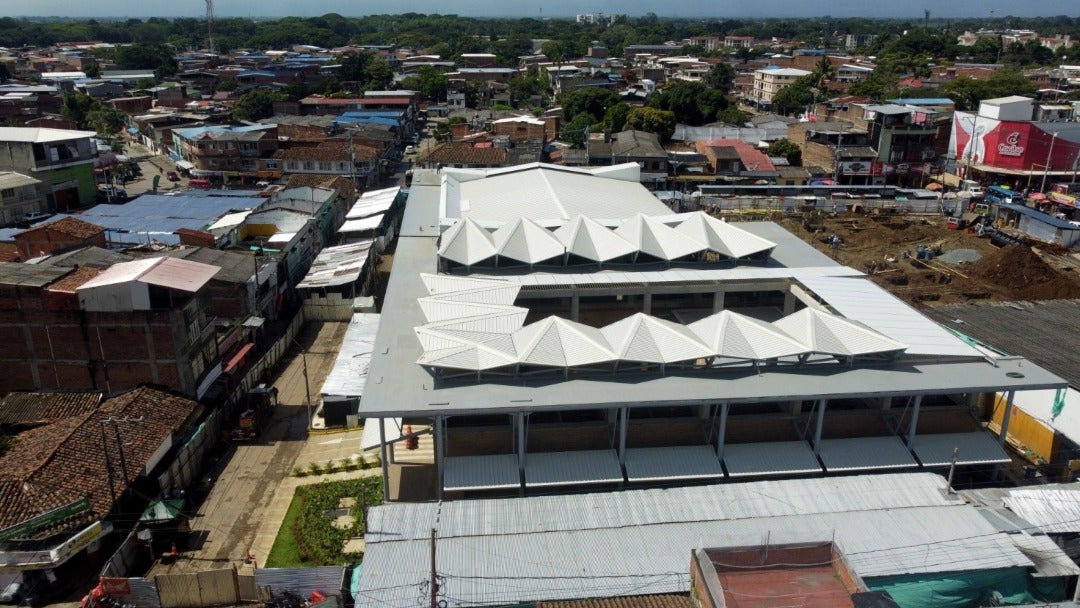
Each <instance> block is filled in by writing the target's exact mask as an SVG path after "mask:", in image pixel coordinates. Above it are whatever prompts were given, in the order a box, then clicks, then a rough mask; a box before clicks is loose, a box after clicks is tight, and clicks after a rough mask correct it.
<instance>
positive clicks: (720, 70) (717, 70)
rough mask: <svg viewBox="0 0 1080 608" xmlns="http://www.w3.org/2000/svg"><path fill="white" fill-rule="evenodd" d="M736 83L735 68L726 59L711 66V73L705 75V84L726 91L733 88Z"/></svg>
mask: <svg viewBox="0 0 1080 608" xmlns="http://www.w3.org/2000/svg"><path fill="white" fill-rule="evenodd" d="M734 83H735V68H733V67H731V64H730V63H727V62H726V61H721V62H720V63H717V64H716V65H714V66H712V67H711V68H709V73H708V74H706V75H705V84H707V85H709V88H712V89H717V90H719V91H723V92H725V93H727V92H728V91H730V90H731V87H732V85H733V84H734Z"/></svg>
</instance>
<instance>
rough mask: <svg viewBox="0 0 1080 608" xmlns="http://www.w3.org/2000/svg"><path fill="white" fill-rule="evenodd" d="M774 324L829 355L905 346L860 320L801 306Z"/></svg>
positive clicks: (890, 351)
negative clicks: (797, 310) (801, 307)
mask: <svg viewBox="0 0 1080 608" xmlns="http://www.w3.org/2000/svg"><path fill="white" fill-rule="evenodd" d="M773 325H775V326H776V327H777V328H778V329H780V330H781V331H783V332H784V333H786V334H788V335H790V336H791V337H793V338H795V339H796V340H798V341H800V342H802V343H803V344H805V345H806V346H808V347H809V348H810V350H812V351H814V352H818V353H824V354H828V355H838V356H847V357H852V356H856V355H868V354H875V353H893V352H899V351H902V350H904V349H905V348H907V347H906V346H905V345H904V344H901V343H900V342H897V341H896V340H893V339H892V338H890V337H888V336H885V335H883V334H881V333H878V332H876V331H874V330H872V329H870V328H869V327H867V326H865V325H863V324H862V323H859V322H857V321H852V320H851V319H846V318H844V317H841V316H838V315H834V314H830V313H827V312H824V311H821V310H817V309H814V308H804V309H802V310H800V311H799V312H796V313H794V314H790V315H788V316H786V317H784V318H783V319H780V320H778V321H776V322H775V323H773Z"/></svg>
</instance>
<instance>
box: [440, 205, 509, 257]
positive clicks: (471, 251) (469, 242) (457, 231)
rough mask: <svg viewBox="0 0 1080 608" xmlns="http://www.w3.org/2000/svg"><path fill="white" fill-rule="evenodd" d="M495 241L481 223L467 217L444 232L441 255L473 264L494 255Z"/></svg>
mask: <svg viewBox="0 0 1080 608" xmlns="http://www.w3.org/2000/svg"><path fill="white" fill-rule="evenodd" d="M494 255H495V241H493V240H492V238H491V234H490V233H489V232H488V231H487V230H484V228H483V227H481V226H480V224H477V223H476V222H475V221H474V220H472V219H470V218H468V217H466V218H462V219H461V220H459V221H458V222H457V223H456V224H454V225H453V226H451V227H450V228H448V229H447V230H446V232H444V233H443V235H442V237H441V239H440V242H439V257H442V258H444V259H447V260H450V261H452V262H457V263H458V264H464V265H465V266H472V265H473V264H476V263H478V262H483V261H484V260H486V259H488V258H491V257H494Z"/></svg>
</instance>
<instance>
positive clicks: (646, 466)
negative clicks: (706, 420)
mask: <svg viewBox="0 0 1080 608" xmlns="http://www.w3.org/2000/svg"><path fill="white" fill-rule="evenodd" d="M625 466H626V480H627V481H668V480H676V479H719V478H723V477H724V470H723V469H722V468H721V467H720V461H719V460H718V459H717V458H716V452H715V451H713V448H712V447H711V446H707V445H691V446H670V447H662V448H628V449H627V450H626V458H625Z"/></svg>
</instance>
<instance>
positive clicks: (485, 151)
mask: <svg viewBox="0 0 1080 608" xmlns="http://www.w3.org/2000/svg"><path fill="white" fill-rule="evenodd" d="M421 162H423V163H424V164H428V165H430V164H432V163H442V164H444V165H480V166H489V167H490V166H494V167H498V166H502V164H503V163H505V162H506V148H478V147H476V146H474V145H473V144H471V143H468V142H457V141H455V142H450V143H445V144H442V145H441V146H438V147H437V148H432V149H431V150H430V151H428V152H427V153H426V154H424V156H423V158H422V159H421Z"/></svg>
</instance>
